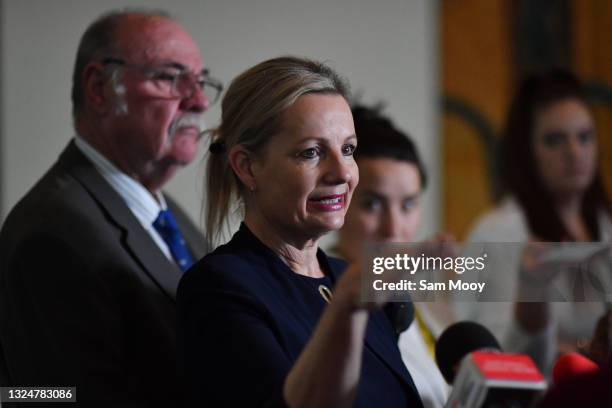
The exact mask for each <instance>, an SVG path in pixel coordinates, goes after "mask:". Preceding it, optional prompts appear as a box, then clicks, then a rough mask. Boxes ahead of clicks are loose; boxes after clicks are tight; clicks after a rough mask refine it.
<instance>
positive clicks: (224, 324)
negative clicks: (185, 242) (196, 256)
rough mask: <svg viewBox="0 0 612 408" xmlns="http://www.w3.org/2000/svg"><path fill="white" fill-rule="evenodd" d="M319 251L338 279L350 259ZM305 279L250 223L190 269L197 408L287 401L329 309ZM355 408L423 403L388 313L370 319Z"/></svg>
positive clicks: (183, 285) (183, 288) (191, 392)
mask: <svg viewBox="0 0 612 408" xmlns="http://www.w3.org/2000/svg"><path fill="white" fill-rule="evenodd" d="M317 256H318V259H319V262H320V264H321V266H322V268H323V269H324V270H325V271H327V272H328V273H329V279H330V280H331V284H332V285H333V282H335V281H336V280H337V278H338V276H339V275H340V273H341V272H342V271H343V270H344V269H345V267H346V263H345V262H343V261H340V260H338V259H334V258H328V257H327V256H326V255H325V254H324V253H323V251H321V250H319V251H318V254H317ZM300 276H301V275H298V274H296V273H294V272H293V271H291V269H290V268H289V267H288V266H287V265H286V264H285V263H284V262H283V261H282V260H281V259H280V258H279V257H278V256H277V255H276V254H275V253H274V252H273V251H272V250H270V249H269V248H268V247H266V246H265V245H264V244H263V243H262V242H261V241H259V240H258V239H257V238H256V237H255V236H254V235H253V234H252V233H251V232H250V231H249V230H248V228H247V227H246V226H245V225H244V224H243V225H242V226H241V228H240V230H239V231H238V232H237V233H236V234H235V235H234V237H233V238H232V240H231V241H230V242H229V243H228V244H226V245H223V246H221V247H219V248H218V249H217V250H215V251H214V252H213V253H211V254H209V255H207V256H205V257H204V258H203V259H202V260H201V261H200V262H198V263H197V264H196V265H194V266H193V267H192V268H191V269H190V270H189V271H188V272H186V274H185V275H184V276H183V278H182V279H181V282H180V284H179V288H178V292H177V305H178V311H179V336H178V338H179V359H180V364H181V366H182V367H181V368H182V370H183V372H184V374H185V381H186V383H185V384H186V387H187V390H186V399H187V401H188V406H193V407H196V406H198V407H202V406H214V407H225V406H227V407H245V406H254V407H255V406H283V405H285V403H284V401H283V397H282V389H283V384H284V381H285V377H286V376H287V374H288V372H289V370H290V369H291V367H292V366H293V364H294V363H295V361H296V360H297V358H298V356H299V354H300V353H301V351H302V349H303V348H304V346H305V345H306V343H307V341H308V339H309V338H310V335H311V334H312V332H313V330H314V328H315V326H316V325H317V322H318V320H319V317H320V314H321V312H322V311H323V309H324V307H325V302H324V301H323V299H322V297H320V295H319V294H318V293H316V292H317V291H316V289H315V288H313V290H312V292H313V296H314V298H313V299H316V301H317V302H320V303H321V306H320V307H317V306H316V305H315V306H313V303H312V302H309V301H307V299H305V296H304V294H303V292H302V291H301V289H300V287H299V286H300V285H299V284H300V282H299V279H304V277H301V278H300ZM306 279H313V278H306ZM368 367H370V368H371V369H369V368H368ZM383 381H384V382H383ZM355 406H358V407H373V406H384V407H395V406H404V407H405V406H409V407H422V403H421V400H420V398H419V396H418V393H417V390H416V387H415V385H414V383H413V381H412V378H411V377H410V374H409V373H408V371H407V369H406V367H405V366H404V364H403V362H402V359H401V356H400V352H399V350H398V348H397V343H396V341H395V336H394V333H393V329H392V327H391V323H390V321H389V319H388V318H387V317H386V315H385V314H384V313H383V312H382V311H375V312H372V313H371V316H370V319H369V321H368V327H367V331H366V336H365V347H364V361H363V366H362V373H361V378H360V383H359V388H358V390H357V397H356V401H355Z"/></svg>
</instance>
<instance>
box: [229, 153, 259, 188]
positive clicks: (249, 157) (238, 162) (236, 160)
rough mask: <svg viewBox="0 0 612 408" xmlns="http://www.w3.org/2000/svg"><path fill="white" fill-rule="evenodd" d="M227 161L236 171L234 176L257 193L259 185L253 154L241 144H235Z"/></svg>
mask: <svg viewBox="0 0 612 408" xmlns="http://www.w3.org/2000/svg"><path fill="white" fill-rule="evenodd" d="M227 160H228V162H229V165H230V166H231V167H232V170H234V174H236V176H237V177H238V178H239V179H240V181H241V182H242V184H243V185H244V186H245V187H246V188H247V189H248V190H249V191H255V188H256V187H257V183H256V181H255V173H254V172H253V167H254V156H253V152H251V151H250V150H248V149H246V148H245V147H244V146H242V145H241V144H235V145H234V146H232V148H231V149H230V151H229V153H228V155H227Z"/></svg>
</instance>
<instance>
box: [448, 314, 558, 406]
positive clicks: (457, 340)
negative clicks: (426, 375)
mask: <svg viewBox="0 0 612 408" xmlns="http://www.w3.org/2000/svg"><path fill="white" fill-rule="evenodd" d="M436 361H437V363H438V366H439V368H440V371H441V372H442V373H443V375H444V378H446V380H447V381H448V382H449V383H452V384H453V391H452V393H451V395H450V396H449V398H448V401H447V402H446V407H452V408H468V407H469V408H478V407H480V408H482V407H488V408H493V407H496V408H501V407H504V408H522V407H529V406H531V404H532V403H533V401H534V400H535V399H536V397H537V396H538V395H539V394H540V393H541V392H542V391H543V390H544V389H545V388H546V381H545V379H544V376H543V375H542V373H540V371H539V370H538V368H537V367H536V365H535V363H534V362H533V360H532V359H531V358H530V357H529V356H527V355H523V354H513V353H502V352H501V347H500V346H499V343H498V342H497V340H496V339H495V337H494V336H493V335H492V334H491V333H490V332H489V330H487V329H486V328H485V327H484V326H481V325H480V324H477V323H474V322H459V323H455V324H453V325H452V326H450V327H448V328H447V329H446V330H445V331H444V333H442V335H441V336H440V338H439V340H438V342H437V343H436Z"/></svg>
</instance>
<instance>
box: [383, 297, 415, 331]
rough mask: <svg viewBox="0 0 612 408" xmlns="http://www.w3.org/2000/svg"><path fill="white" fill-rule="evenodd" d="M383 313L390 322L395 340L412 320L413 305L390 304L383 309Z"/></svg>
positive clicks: (403, 303)
mask: <svg viewBox="0 0 612 408" xmlns="http://www.w3.org/2000/svg"><path fill="white" fill-rule="evenodd" d="M383 311H384V312H385V314H386V315H387V318H388V319H389V321H390V322H391V326H392V327H393V332H394V334H395V338H396V339H397V338H399V335H400V334H402V333H403V332H405V331H406V330H408V328H409V327H410V325H411V324H412V321H413V320H414V305H413V304H412V302H390V303H387V304H386V305H385V306H384V307H383Z"/></svg>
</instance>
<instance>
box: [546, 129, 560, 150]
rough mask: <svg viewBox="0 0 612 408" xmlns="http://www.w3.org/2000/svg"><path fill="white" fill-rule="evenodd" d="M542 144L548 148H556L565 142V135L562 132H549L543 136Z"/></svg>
mask: <svg viewBox="0 0 612 408" xmlns="http://www.w3.org/2000/svg"><path fill="white" fill-rule="evenodd" d="M543 139H544V144H545V145H546V146H548V147H557V146H559V145H560V144H561V143H563V142H564V141H565V134H564V133H562V132H550V133H547V134H545V135H544V138H543Z"/></svg>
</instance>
